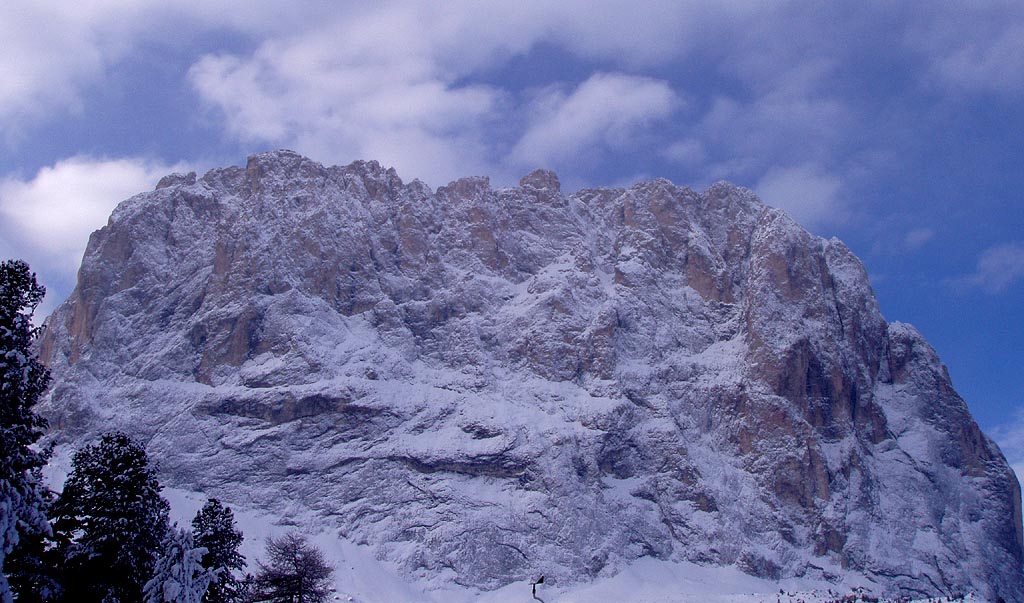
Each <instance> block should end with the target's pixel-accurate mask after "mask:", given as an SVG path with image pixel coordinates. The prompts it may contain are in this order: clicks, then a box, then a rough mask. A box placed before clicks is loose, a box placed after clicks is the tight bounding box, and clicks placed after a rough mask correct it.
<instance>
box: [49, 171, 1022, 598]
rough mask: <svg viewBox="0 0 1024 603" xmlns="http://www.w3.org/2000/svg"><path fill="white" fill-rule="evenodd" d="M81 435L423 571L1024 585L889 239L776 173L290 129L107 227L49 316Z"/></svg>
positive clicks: (135, 205) (175, 180) (1015, 497)
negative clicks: (604, 170)
mask: <svg viewBox="0 0 1024 603" xmlns="http://www.w3.org/2000/svg"><path fill="white" fill-rule="evenodd" d="M41 350H42V353H43V355H44V358H45V360H46V362H48V364H49V365H50V366H51V367H52V369H53V373H54V376H55V382H56V385H55V386H54V388H53V390H52V393H51V397H50V399H49V401H48V403H47V406H46V410H47V412H48V413H49V414H50V416H51V418H52V421H53V425H54V426H55V428H56V432H57V434H58V437H63V438H67V439H74V438H80V437H85V436H88V435H90V434H93V433H95V432H97V431H100V430H104V429H109V428H111V427H114V426H119V427H122V428H126V429H128V430H131V431H133V432H135V433H137V434H140V435H142V436H143V437H145V438H146V439H147V441H148V442H149V447H150V450H151V452H152V453H153V454H155V455H156V456H157V457H159V458H161V466H162V468H163V469H164V471H165V472H166V474H167V477H166V479H167V481H168V482H170V483H172V484H174V485H178V486H182V487H190V488H195V489H199V490H202V491H205V492H207V493H209V494H211V495H216V496H218V497H221V498H223V499H226V500H228V501H233V502H235V503H236V504H249V505H256V506H262V507H266V508H268V509H272V510H275V511H277V512H279V513H282V514H284V515H286V516H287V515H299V514H300V513H299V510H307V509H312V510H313V511H314V512H315V513H316V514H317V516H318V517H320V518H321V521H322V522H325V523H327V524H328V525H331V526H334V527H336V529H337V530H338V532H339V533H340V534H341V535H343V536H345V537H348V538H351V539H353V540H355V541H358V542H366V543H368V544H370V545H372V546H374V547H376V549H377V551H378V553H379V554H380V555H381V556H382V557H385V558H388V559H391V560H394V561H395V562H397V563H398V564H399V565H400V566H401V567H402V568H403V569H404V570H405V571H406V572H408V573H409V574H412V575H431V576H436V575H449V576H450V577H451V578H452V579H454V580H456V581H458V582H460V583H463V584H471V585H476V586H481V587H485V588H488V587H495V586H498V585H501V584H504V583H507V582H510V581H513V580H519V579H522V578H523V576H528V575H533V574H534V573H539V572H544V573H546V574H547V575H548V576H550V577H553V578H554V579H555V580H559V579H560V580H585V579H587V578H588V577H590V576H595V575H598V574H600V573H602V572H605V573H606V572H613V571H615V568H617V567H620V566H621V564H622V563H624V562H627V561H629V560H631V559H635V558H638V557H641V556H648V555H651V556H656V557H659V558H669V559H686V560H691V561H696V562H700V563H712V564H736V565H738V566H739V567H741V568H743V569H744V570H746V571H748V572H751V573H755V574H758V575H762V576H789V575H816V576H821V577H823V578H829V577H830V576H833V575H836V574H838V573H841V572H843V571H847V570H848V571H855V572H859V573H862V574H864V575H865V576H866V577H867V579H868V580H871V581H874V582H876V583H877V585H878V588H880V589H883V590H887V591H888V592H895V591H897V590H903V591H904V592H919V593H928V594H938V593H942V592H948V591H955V590H969V589H972V588H973V589H980V590H981V591H982V592H983V593H986V594H987V595H989V596H990V597H992V598H995V597H997V596H1002V597H1005V598H1006V599H1007V600H1024V578H1022V575H1021V569H1020V568H1021V563H1022V545H1021V533H1020V525H1021V520H1020V511H1021V504H1020V495H1019V487H1018V485H1017V482H1016V480H1015V478H1014V476H1013V474H1012V473H1011V471H1010V470H1009V468H1008V467H1007V464H1006V462H1005V460H1004V459H1003V457H1002V455H1001V454H1000V453H999V451H998V449H997V448H996V446H995V445H994V444H993V443H992V442H991V441H990V440H989V439H988V438H987V437H986V436H985V435H983V434H982V433H981V431H980V430H979V429H978V427H977V425H976V424H975V422H974V421H973V419H972V418H971V416H970V414H969V413H968V411H967V408H966V406H965V404H964V402H963V401H962V400H961V399H960V397H959V396H958V395H957V394H956V392H955V391H954V390H953V388H952V386H951V385H950V381H949V377H948V375H947V374H946V372H945V368H944V367H943V365H942V364H941V362H940V361H939V359H938V358H937V357H936V355H935V352H934V351H933V350H932V348H930V347H929V346H928V344H927V343H926V342H925V341H924V340H923V339H922V337H921V336H920V334H918V332H917V331H915V330H914V329H913V328H912V327H909V326H907V325H902V324H887V323H886V322H885V320H884V319H883V318H882V316H881V314H880V313H879V310H878V306H877V303H876V301H875V298H874V296H873V293H872V291H871V288H870V286H869V284H868V279H867V276H866V274H865V272H864V269H863V267H862V265H861V264H860V262H859V261H858V260H857V258H855V257H854V256H853V255H852V254H851V252H850V251H849V250H848V249H847V248H846V247H845V246H844V245H843V244H842V243H841V242H839V241H838V240H835V239H833V240H830V241H825V240H822V239H819V238H816V237H814V236H812V235H810V234H808V233H807V232H806V231H805V230H803V229H802V228H801V227H800V226H799V225H797V224H796V223H794V222H793V221H792V220H791V219H790V218H789V217H787V216H786V215H785V214H784V213H783V212H781V211H778V210H775V209H771V208H769V207H766V206H765V205H763V204H762V203H761V202H760V201H758V199H757V198H756V197H755V196H754V195H753V194H751V193H750V192H749V191H746V190H744V189H740V188H737V187H734V186H731V185H728V184H724V183H723V184H716V185H714V186H712V187H711V188H710V189H708V190H707V191H704V192H703V193H697V192H694V191H692V190H690V189H687V188H679V187H677V186H675V185H673V184H672V183H670V182H667V181H665V180H655V181H652V182H645V183H642V184H638V185H635V186H633V187H631V188H629V189H625V190H624V189H594V190H582V191H579V192H577V193H575V194H573V195H570V196H566V195H564V194H563V193H562V192H561V191H560V190H559V183H558V179H557V178H556V176H555V175H554V174H552V173H550V172H544V171H537V172H533V173H532V174H530V175H528V176H526V177H525V178H523V180H522V181H521V183H520V185H519V187H516V188H511V189H493V188H491V187H490V185H489V183H488V181H487V179H486V178H466V179H462V180H458V181H456V182H453V183H451V184H449V185H448V186H445V187H442V188H440V189H438V190H436V191H431V190H430V189H429V188H428V187H427V186H425V185H424V184H422V183H420V182H418V181H414V182H411V183H403V182H402V181H401V180H400V179H399V177H398V175H397V174H396V173H395V172H394V171H393V170H385V169H383V168H381V167H380V166H379V165H378V164H376V163H374V162H369V163H365V162H356V163H353V164H351V165H348V166H345V167H330V168H325V167H323V166H321V165H319V164H317V163H315V162H313V161H310V160H308V159H306V158H303V157H301V156H298V155H296V154H293V153H290V152H284V151H281V152H275V153H266V154H261V155H256V156H253V157H251V158H250V159H249V162H248V165H247V166H246V167H245V168H235V167H232V168H227V169H218V170H213V171H211V172H209V173H207V174H206V175H205V176H203V177H202V178H199V179H196V177H195V175H194V174H191V175H188V176H181V175H174V176H169V177H167V178H165V179H164V180H163V181H161V183H160V185H159V186H158V187H157V190H155V191H153V192H150V193H144V194H141V195H138V196H136V197H133V198H131V199H129V200H127V201H125V202H124V203H122V204H121V205H120V206H119V207H118V208H117V209H116V210H115V211H114V213H113V215H112V216H111V218H110V222H109V223H108V225H107V226H106V227H105V228H103V229H102V230H100V231H98V232H96V233H95V234H94V235H93V236H92V239H91V240H90V243H89V247H88V250H87V252H86V255H85V259H84V261H83V264H82V268H81V271H80V273H79V283H78V287H77V289H76V290H75V292H74V293H73V294H72V296H71V297H70V299H69V300H68V301H67V302H66V303H65V304H64V305H63V306H61V307H60V309H58V310H57V311H56V312H55V314H54V315H53V316H52V317H51V318H50V319H49V320H48V324H47V332H46V337H45V339H44V341H43V342H42V346H41Z"/></svg>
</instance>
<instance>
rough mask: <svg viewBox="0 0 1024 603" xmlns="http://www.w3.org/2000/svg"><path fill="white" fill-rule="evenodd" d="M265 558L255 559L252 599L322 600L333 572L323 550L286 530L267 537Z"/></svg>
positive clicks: (304, 602) (279, 602) (292, 602)
mask: <svg viewBox="0 0 1024 603" xmlns="http://www.w3.org/2000/svg"><path fill="white" fill-rule="evenodd" d="M266 557H267V559H266V562H265V563H264V562H262V561H260V562H258V565H259V572H257V574H256V576H255V577H254V586H255V588H254V590H255V593H254V596H253V598H252V600H253V601H254V603H255V602H267V603H323V602H324V601H326V600H327V595H328V593H330V579H331V575H332V574H333V573H334V568H332V567H331V566H330V565H329V564H328V563H327V562H326V561H325V560H324V554H323V552H322V551H321V550H320V549H318V548H316V547H315V546H313V545H311V544H309V543H308V542H307V541H306V538H305V537H303V536H302V535H301V534H297V533H295V532H289V533H287V534H285V535H283V536H280V537H278V538H268V539H267V548H266Z"/></svg>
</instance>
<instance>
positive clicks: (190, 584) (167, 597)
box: [145, 524, 215, 603]
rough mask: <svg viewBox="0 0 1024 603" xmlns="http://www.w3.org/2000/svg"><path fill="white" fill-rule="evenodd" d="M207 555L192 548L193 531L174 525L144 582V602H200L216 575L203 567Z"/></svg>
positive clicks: (202, 549) (203, 551) (199, 549)
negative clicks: (150, 573) (147, 578)
mask: <svg viewBox="0 0 1024 603" xmlns="http://www.w3.org/2000/svg"><path fill="white" fill-rule="evenodd" d="M206 552H207V551H206V549H205V548H204V547H201V546H199V547H197V546H194V544H193V540H192V532H190V531H188V530H185V529H183V528H179V527H178V525H177V524H175V525H174V527H173V528H171V529H170V530H168V531H167V536H166V537H165V538H164V544H163V552H162V553H161V555H160V558H159V559H158V560H157V562H156V568H155V569H154V571H153V578H152V579H150V581H149V582H147V583H146V588H145V595H146V598H145V603H201V602H202V601H203V600H204V599H203V597H204V595H205V594H206V591H207V589H208V588H209V586H210V584H211V582H212V581H213V580H214V575H215V571H214V570H212V569H208V568H204V567H203V565H202V558H203V555H204V554H205V553H206Z"/></svg>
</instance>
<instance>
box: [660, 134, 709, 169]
mask: <svg viewBox="0 0 1024 603" xmlns="http://www.w3.org/2000/svg"><path fill="white" fill-rule="evenodd" d="M661 155H662V157H664V158H665V159H668V160H669V161H671V162H673V163H678V164H680V165H684V166H687V167H694V166H699V165H701V164H702V163H704V161H705V160H706V159H707V150H706V149H705V148H704V143H702V142H701V141H699V140H697V139H694V138H687V139H685V140H678V141H676V142H674V143H672V144H670V145H669V146H668V147H666V148H665V150H663V151H662V152H661Z"/></svg>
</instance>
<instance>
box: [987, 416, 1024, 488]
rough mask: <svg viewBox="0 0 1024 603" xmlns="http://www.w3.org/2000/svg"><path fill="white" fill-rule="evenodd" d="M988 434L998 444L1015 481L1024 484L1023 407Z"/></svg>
mask: <svg viewBox="0 0 1024 603" xmlns="http://www.w3.org/2000/svg"><path fill="white" fill-rule="evenodd" d="M989 435H990V436H992V439H993V440H995V441H996V444H999V449H1000V450H1002V451H1003V455H1004V456H1005V457H1006V460H1007V462H1009V463H1010V467H1011V468H1012V469H1013V471H1014V473H1016V474H1017V481H1019V482H1021V483H1022V484H1024V408H1018V409H1017V410H1016V412H1014V413H1013V414H1012V416H1011V418H1010V420H1009V421H1008V422H1007V423H1004V424H1002V425H998V426H996V427H995V428H994V429H992V430H990V432H989Z"/></svg>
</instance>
